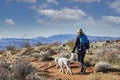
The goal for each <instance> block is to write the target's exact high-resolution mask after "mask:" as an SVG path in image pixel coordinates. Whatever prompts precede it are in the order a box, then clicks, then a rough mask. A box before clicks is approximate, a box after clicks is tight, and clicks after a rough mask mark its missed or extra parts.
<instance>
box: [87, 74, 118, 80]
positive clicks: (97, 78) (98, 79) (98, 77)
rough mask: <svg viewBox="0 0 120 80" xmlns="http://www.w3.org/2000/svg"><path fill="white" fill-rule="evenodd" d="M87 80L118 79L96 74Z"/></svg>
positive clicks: (89, 76)
mask: <svg viewBox="0 0 120 80" xmlns="http://www.w3.org/2000/svg"><path fill="white" fill-rule="evenodd" d="M87 80H118V78H117V77H116V76H113V75H109V74H103V73H94V74H90V75H88V77H87Z"/></svg>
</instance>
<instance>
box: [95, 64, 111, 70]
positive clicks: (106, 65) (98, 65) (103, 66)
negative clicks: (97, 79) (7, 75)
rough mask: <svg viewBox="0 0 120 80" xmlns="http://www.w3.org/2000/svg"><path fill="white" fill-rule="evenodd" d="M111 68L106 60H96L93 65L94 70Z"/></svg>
mask: <svg viewBox="0 0 120 80" xmlns="http://www.w3.org/2000/svg"><path fill="white" fill-rule="evenodd" d="M110 68H111V66H110V64H109V63H108V62H98V63H97V64H96V65H95V66H94V70H95V71H103V72H104V71H107V70H109V69H110Z"/></svg>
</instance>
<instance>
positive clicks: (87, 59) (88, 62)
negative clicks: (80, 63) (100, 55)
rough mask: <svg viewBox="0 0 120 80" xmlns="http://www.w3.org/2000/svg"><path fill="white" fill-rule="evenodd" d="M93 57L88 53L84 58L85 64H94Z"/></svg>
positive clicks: (88, 65)
mask: <svg viewBox="0 0 120 80" xmlns="http://www.w3.org/2000/svg"><path fill="white" fill-rule="evenodd" d="M92 63H93V59H92V57H90V56H88V55H86V57H85V59H84V64H85V65H86V66H87V67H90V66H93V64H92Z"/></svg>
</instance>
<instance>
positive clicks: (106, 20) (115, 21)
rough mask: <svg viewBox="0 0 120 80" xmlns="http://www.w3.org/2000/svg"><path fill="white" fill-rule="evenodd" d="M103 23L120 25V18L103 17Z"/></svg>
mask: <svg viewBox="0 0 120 80" xmlns="http://www.w3.org/2000/svg"><path fill="white" fill-rule="evenodd" d="M101 21H102V22H104V23H107V24H113V25H120V17H119V16H102V20H101Z"/></svg>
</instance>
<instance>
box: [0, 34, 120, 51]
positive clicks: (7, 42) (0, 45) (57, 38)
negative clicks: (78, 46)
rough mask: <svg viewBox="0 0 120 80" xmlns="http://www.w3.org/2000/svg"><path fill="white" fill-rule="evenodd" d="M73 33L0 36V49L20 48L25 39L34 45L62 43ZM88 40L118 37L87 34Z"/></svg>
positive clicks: (104, 39)
mask: <svg viewBox="0 0 120 80" xmlns="http://www.w3.org/2000/svg"><path fill="white" fill-rule="evenodd" d="M75 37H76V35H75V34H59V35H54V36H50V37H36V38H31V39H24V38H1V39H0V49H1V50H2V49H5V48H6V46H15V47H18V48H22V47H23V45H24V43H25V42H26V41H27V42H29V43H30V44H31V45H32V46H34V45H36V44H37V43H42V44H51V43H55V42H59V43H61V44H64V43H66V42H68V41H72V40H75ZM88 38H89V40H90V42H96V41H106V40H120V37H100V36H88Z"/></svg>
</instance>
